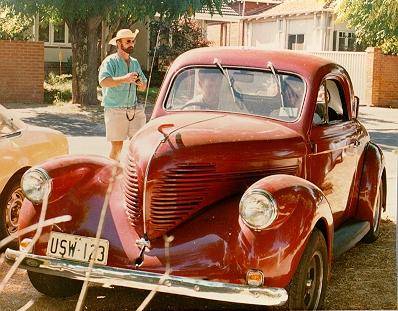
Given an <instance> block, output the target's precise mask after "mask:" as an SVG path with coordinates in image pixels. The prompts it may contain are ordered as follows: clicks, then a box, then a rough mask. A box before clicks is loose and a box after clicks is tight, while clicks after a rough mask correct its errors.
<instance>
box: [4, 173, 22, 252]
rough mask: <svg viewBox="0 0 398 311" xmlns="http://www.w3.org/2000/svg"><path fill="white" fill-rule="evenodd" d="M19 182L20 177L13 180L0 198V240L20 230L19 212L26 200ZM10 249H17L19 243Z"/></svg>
mask: <svg viewBox="0 0 398 311" xmlns="http://www.w3.org/2000/svg"><path fill="white" fill-rule="evenodd" d="M19 181H20V178H19V177H15V178H13V179H12V181H11V183H10V184H9V185H7V186H6V188H5V189H4V192H3V193H2V195H1V198H0V240H2V239H4V238H6V237H8V236H10V235H11V234H13V233H15V232H17V230H18V218H19V212H20V210H21V206H22V202H23V200H24V198H25V196H24V194H23V192H22V189H21V187H20V185H19ZM8 247H12V248H16V247H17V241H16V240H15V241H14V242H12V243H11V244H10V245H8Z"/></svg>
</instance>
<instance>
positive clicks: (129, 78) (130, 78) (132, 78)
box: [123, 72, 139, 84]
mask: <svg viewBox="0 0 398 311" xmlns="http://www.w3.org/2000/svg"><path fill="white" fill-rule="evenodd" d="M123 80H124V82H125V83H134V84H137V80H139V75H138V73H136V72H129V73H128V74H126V75H125V76H124V79H123Z"/></svg>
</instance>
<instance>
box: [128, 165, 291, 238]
mask: <svg viewBox="0 0 398 311" xmlns="http://www.w3.org/2000/svg"><path fill="white" fill-rule="evenodd" d="M296 173H297V166H291V167H284V168H275V169H267V170H264V169H258V170H250V171H246V172H228V173H225V172H217V171H216V165H215V164H211V163H183V164H178V165H176V166H175V167H173V168H169V169H167V170H166V171H165V172H164V173H163V175H162V176H161V177H160V178H157V179H156V181H155V182H154V183H153V184H152V185H151V198H148V200H149V202H150V203H149V204H150V205H149V206H150V209H149V212H148V215H147V220H146V221H147V224H148V236H149V237H150V238H151V237H159V236H161V235H163V234H165V233H166V232H167V231H169V230H170V229H173V228H174V227H176V226H177V225H178V224H180V223H182V222H183V221H184V220H186V219H188V218H189V217H190V215H192V214H194V213H195V212H197V211H198V210H200V209H201V208H202V207H204V206H207V205H209V204H211V203H214V202H215V201H217V200H220V199H222V198H224V197H225V196H226V195H228V194H233V193H231V189H235V190H236V191H244V189H246V188H247V187H248V186H250V184H251V183H252V182H254V181H255V180H258V179H260V178H262V177H265V176H269V175H273V174H289V175H295V174H296ZM125 177H126V179H125V184H124V185H125V199H126V213H127V216H128V218H129V221H130V223H131V225H132V226H134V227H136V229H137V232H138V233H142V232H141V230H142V228H141V227H140V226H139V225H140V224H142V221H143V219H142V195H143V194H142V192H143V180H144V176H143V174H142V173H141V172H139V171H138V170H137V167H136V165H135V163H134V162H133V161H131V160H129V162H128V165H127V168H126V171H125Z"/></svg>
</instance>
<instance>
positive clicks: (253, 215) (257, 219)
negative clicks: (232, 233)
mask: <svg viewBox="0 0 398 311" xmlns="http://www.w3.org/2000/svg"><path fill="white" fill-rule="evenodd" d="M239 214H240V217H241V218H242V220H243V222H244V223H245V224H246V225H247V226H248V227H249V228H252V229H254V230H262V229H265V228H267V227H268V226H269V225H270V224H272V222H273V221H274V220H275V218H276V216H277V215H278V209H277V205H276V202H275V200H274V198H273V197H272V195H271V194H270V193H268V192H267V191H265V190H261V189H252V190H249V191H248V192H246V193H245V194H244V195H243V197H242V199H241V200H240V203H239Z"/></svg>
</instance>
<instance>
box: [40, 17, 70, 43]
mask: <svg viewBox="0 0 398 311" xmlns="http://www.w3.org/2000/svg"><path fill="white" fill-rule="evenodd" d="M36 23H37V24H38V25H37V24H36ZM33 31H34V37H35V38H38V40H39V41H43V42H45V43H46V46H51V45H55V46H59V45H65V44H68V45H69V33H68V27H67V25H66V24H65V23H64V22H58V23H52V22H49V21H46V20H40V17H39V16H36V18H35V26H34V27H33Z"/></svg>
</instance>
